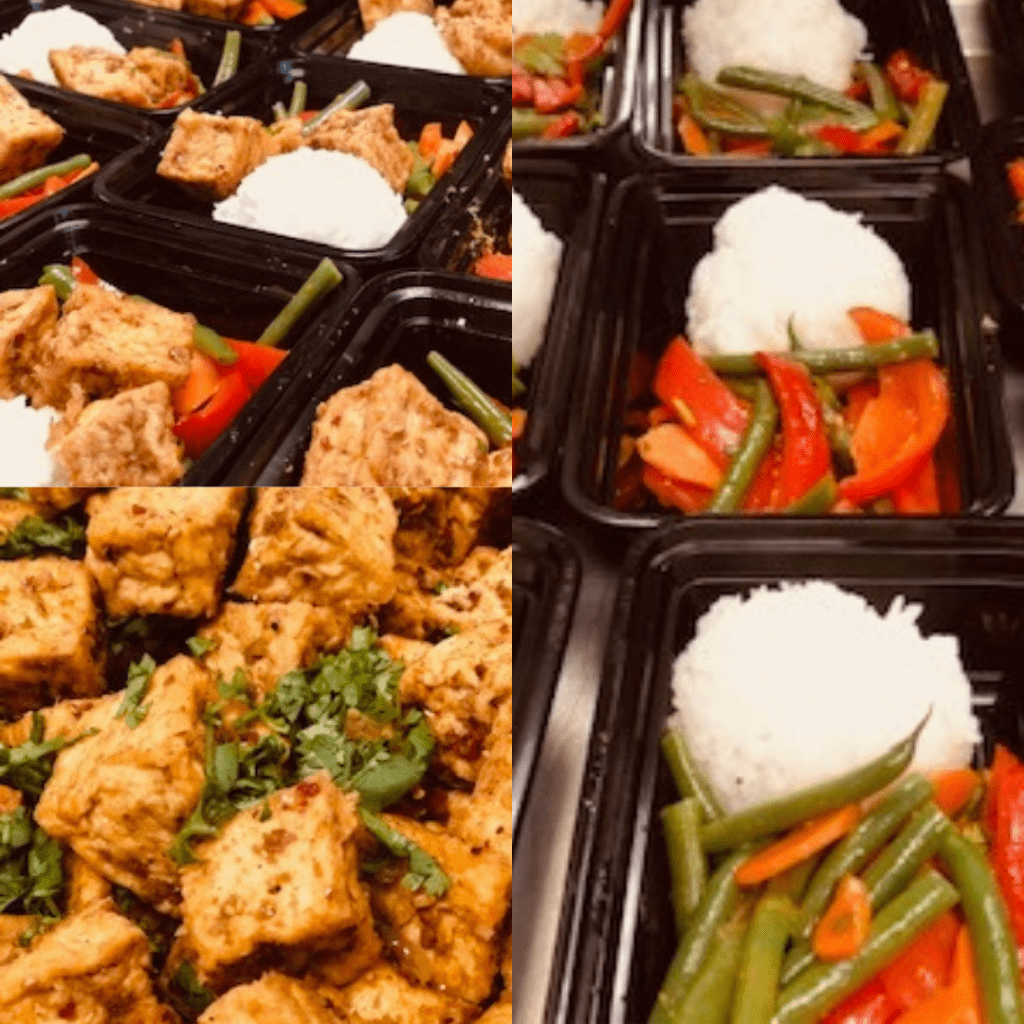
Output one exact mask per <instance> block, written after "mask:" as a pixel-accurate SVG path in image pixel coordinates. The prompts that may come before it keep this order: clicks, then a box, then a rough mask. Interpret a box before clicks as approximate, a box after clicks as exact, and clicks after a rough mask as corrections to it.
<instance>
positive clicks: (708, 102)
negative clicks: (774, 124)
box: [679, 72, 768, 138]
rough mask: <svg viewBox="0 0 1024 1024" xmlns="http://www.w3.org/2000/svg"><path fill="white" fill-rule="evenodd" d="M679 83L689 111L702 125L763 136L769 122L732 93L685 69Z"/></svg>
mask: <svg viewBox="0 0 1024 1024" xmlns="http://www.w3.org/2000/svg"><path fill="white" fill-rule="evenodd" d="M679 87H680V89H681V90H682V92H683V95H684V96H685V97H686V99H687V101H688V102H689V104H690V113H691V114H692V115H693V118H694V120H696V121H697V122H698V123H699V124H700V125H701V126H702V127H704V128H708V129H710V130H711V131H718V132H725V133H727V134H729V135H744V136H752V137H755V138H756V137H763V136H765V135H767V134H768V125H767V123H766V122H765V121H764V120H763V119H762V118H761V116H760V115H759V114H758V113H757V112H756V111H754V110H751V109H750V108H749V107H747V106H745V105H744V104H743V103H741V102H740V101H739V100H738V99H736V97H735V96H733V95H732V93H728V92H726V91H725V90H724V89H718V88H716V87H715V86H713V85H709V84H708V83H707V82H705V81H702V80H701V79H700V78H699V77H698V76H697V75H695V74H694V73H693V72H688V73H687V74H685V75H684V76H683V78H682V80H681V81H680V83H679Z"/></svg>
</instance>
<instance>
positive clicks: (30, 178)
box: [0, 153, 92, 199]
mask: <svg viewBox="0 0 1024 1024" xmlns="http://www.w3.org/2000/svg"><path fill="white" fill-rule="evenodd" d="M91 163H92V157H91V156H89V154H88V153H79V154H78V155H77V156H72V157H68V159H67V160H61V162H60V163H57V164H47V165H46V166H45V167H37V168H36V169H35V170H34V171H27V172H26V173H25V174H21V175H19V176H18V177H17V178H15V179H14V180H13V181H9V182H7V184H6V185H0V199H14V198H15V197H16V196H20V195H21V194H22V192H28V190H29V189H33V188H38V187H39V186H40V185H45V184H46V182H47V179H49V178H54V177H57V178H63V177H64V175H65V174H70V173H71V172H72V171H82V170H85V168H86V167H88V166H89V165H90V164H91Z"/></svg>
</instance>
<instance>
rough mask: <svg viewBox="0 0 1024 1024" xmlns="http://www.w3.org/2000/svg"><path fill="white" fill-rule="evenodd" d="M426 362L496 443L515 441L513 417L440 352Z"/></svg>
mask: <svg viewBox="0 0 1024 1024" xmlns="http://www.w3.org/2000/svg"><path fill="white" fill-rule="evenodd" d="M427 366H429V367H430V368H431V369H432V370H433V371H434V373H436V374H437V375H438V376H439V377H440V378H441V380H442V381H444V384H445V387H447V388H448V390H449V391H450V392H451V394H452V397H453V398H454V399H455V401H456V403H457V404H458V405H459V406H461V408H462V409H463V411H464V412H465V413H466V414H467V415H468V416H469V418H470V419H471V420H472V421H473V422H474V423H475V424H476V425H477V426H478V427H479V428H480V429H481V430H482V431H483V432H484V433H485V434H486V435H487V436H488V437H489V438H490V440H491V442H492V443H493V444H495V445H496V446H497V447H499V448H500V447H502V445H506V444H509V443H510V442H511V441H512V436H513V433H514V431H513V428H512V417H511V416H509V414H508V413H507V412H505V410H504V409H502V408H501V407H500V406H499V405H498V404H497V403H496V402H495V401H494V399H493V398H491V397H490V395H488V394H487V393H486V392H484V391H482V390H481V389H480V388H479V387H477V385H476V384H475V383H474V382H473V381H472V380H470V379H469V377H467V376H466V374H464V373H463V372H462V371H461V370H459V369H458V368H457V367H455V366H453V365H452V364H451V363H450V362H448V360H447V359H445V357H444V356H443V355H441V353H440V352H430V353H429V354H428V355H427Z"/></svg>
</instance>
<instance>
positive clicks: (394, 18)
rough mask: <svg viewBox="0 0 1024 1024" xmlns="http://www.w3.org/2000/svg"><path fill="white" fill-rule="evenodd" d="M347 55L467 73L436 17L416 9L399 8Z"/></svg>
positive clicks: (421, 69) (371, 61) (382, 62)
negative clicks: (449, 46) (440, 28)
mask: <svg viewBox="0 0 1024 1024" xmlns="http://www.w3.org/2000/svg"><path fill="white" fill-rule="evenodd" d="M346 56H347V57H348V58H349V60H365V61H368V62H369V63H371V64H391V65H393V66H397V67H402V68H418V69H419V70H420V71H442V72H445V73H446V74H449V75H464V74H465V73H466V71H465V69H464V68H463V66H462V65H461V64H460V63H459V61H458V59H457V58H456V57H455V56H454V55H453V54H452V52H451V51H450V50H449V49H448V44H447V43H445V41H444V36H442V35H441V32H440V30H439V29H438V27H437V25H435V24H434V20H433V19H432V18H431V17H429V16H428V15H426V14H418V13H416V12H415V11H399V13H398V14H392V15H391V17H390V18H385V19H384V21H382V22H380V23H379V24H378V25H377V26H376V27H375V28H373V29H371V30H370V31H369V32H367V33H366V35H365V36H363V38H362V39H360V40H359V41H358V42H357V43H356V44H355V45H354V46H353V47H352V49H351V50H349V51H348V53H347V54H346Z"/></svg>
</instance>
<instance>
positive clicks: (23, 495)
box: [0, 487, 29, 501]
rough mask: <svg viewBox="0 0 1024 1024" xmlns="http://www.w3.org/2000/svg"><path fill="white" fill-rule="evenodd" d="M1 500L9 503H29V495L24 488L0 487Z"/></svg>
mask: <svg viewBox="0 0 1024 1024" xmlns="http://www.w3.org/2000/svg"><path fill="white" fill-rule="evenodd" d="M0 498H6V499H7V501H28V500H29V494H28V491H27V490H26V489H25V488H24V487H0Z"/></svg>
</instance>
